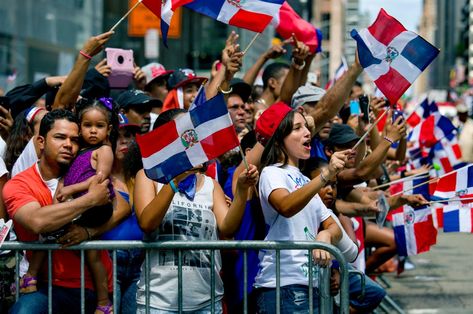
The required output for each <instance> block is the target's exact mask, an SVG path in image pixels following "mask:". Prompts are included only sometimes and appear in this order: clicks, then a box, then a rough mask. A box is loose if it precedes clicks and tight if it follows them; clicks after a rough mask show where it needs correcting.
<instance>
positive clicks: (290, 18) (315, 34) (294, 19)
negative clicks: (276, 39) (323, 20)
mask: <svg viewBox="0 0 473 314" xmlns="http://www.w3.org/2000/svg"><path fill="white" fill-rule="evenodd" d="M272 24H274V25H275V27H276V32H278V34H279V35H281V37H282V38H284V39H288V38H290V37H291V36H292V34H294V35H295V36H296V38H297V40H299V41H302V42H303V43H304V44H306V45H307V46H308V47H309V49H310V52H312V53H316V52H320V51H322V32H321V31H320V30H319V29H317V28H315V27H314V26H313V25H312V24H310V23H309V22H307V21H306V20H304V19H303V18H301V17H300V16H299V14H297V13H296V11H294V9H293V8H292V7H291V6H290V5H289V3H287V2H284V3H283V5H282V6H281V9H280V10H279V20H273V22H272Z"/></svg>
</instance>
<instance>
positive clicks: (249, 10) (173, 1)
mask: <svg viewBox="0 0 473 314" xmlns="http://www.w3.org/2000/svg"><path fill="white" fill-rule="evenodd" d="M283 3H284V0H246V1H241V0H167V1H166V2H165V3H164V6H163V8H162V12H161V34H162V38H163V43H164V44H165V45H166V44H167V31H168V30H169V25H170V24H171V19H172V15H173V13H174V11H175V10H176V9H177V8H178V7H180V6H185V7H186V8H188V9H191V10H193V11H196V12H198V13H200V14H203V15H206V16H208V17H210V18H212V19H214V20H217V21H220V22H222V23H225V24H229V25H233V26H236V27H241V28H244V29H248V30H250V31H253V32H258V33H261V32H262V31H264V29H265V28H266V26H267V25H268V24H269V23H270V22H271V21H273V17H274V18H275V19H278V17H279V9H280V8H281V5H282V4H283ZM153 12H154V11H153ZM155 14H156V13H155ZM275 23H276V24H279V22H278V21H277V20H276V21H275Z"/></svg>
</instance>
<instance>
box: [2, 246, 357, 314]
mask: <svg viewBox="0 0 473 314" xmlns="http://www.w3.org/2000/svg"><path fill="white" fill-rule="evenodd" d="M60 249H61V247H60V245H59V244H43V243H34V242H4V243H3V245H2V250H12V251H14V252H15V257H16V273H17V274H19V260H20V258H19V257H20V253H19V252H20V251H23V250H43V251H47V253H48V267H47V268H48V311H49V313H52V263H51V257H52V251H54V250H60ZM67 249H68V250H79V251H80V260H81V267H80V274H81V313H85V292H84V287H85V279H84V278H85V277H84V251H86V250H108V251H111V252H112V254H111V255H112V256H111V257H112V265H113V296H114V297H113V303H114V304H113V305H114V308H116V306H117V303H116V302H117V285H116V283H117V271H116V269H117V256H116V251H117V250H129V249H142V250H144V252H145V260H144V266H145V267H144V271H145V274H144V278H145V304H146V305H145V306H146V312H147V313H149V304H150V289H149V282H150V273H149V271H150V257H149V254H150V251H151V250H153V251H154V250H175V251H177V252H178V304H179V313H182V311H183V309H182V303H183V282H182V267H183V265H182V253H183V251H187V250H210V251H211V255H210V256H211V268H210V269H211V270H213V269H215V251H220V250H221V251H224V250H242V251H243V252H244V259H243V276H244V285H243V287H245V289H244V295H243V309H244V313H245V314H246V313H247V311H248V293H247V280H248V265H247V251H248V250H274V251H276V313H278V314H279V313H280V312H281V311H280V298H281V294H280V283H281V262H280V256H281V255H280V253H281V251H283V250H307V251H308V256H312V253H311V251H312V250H315V249H323V250H326V251H328V252H329V253H331V254H332V256H333V257H334V259H336V260H337V261H338V263H339V265H340V313H342V314H348V313H349V293H348V268H347V264H346V261H345V259H344V257H343V255H342V254H341V252H340V251H339V250H338V249H337V248H336V247H334V246H332V245H329V244H326V243H322V242H315V241H164V242H144V241H90V242H83V243H81V244H79V245H76V246H72V247H69V248H67ZM61 250H62V249H61ZM314 267H317V268H318V266H317V265H314V262H313V260H312V258H308V284H309V288H308V289H309V313H313V302H314V300H313V289H314V287H313V268H314ZM320 270H321V271H318V272H317V273H318V275H319V292H320V294H319V295H320V297H319V312H320V313H324V314H325V313H331V312H332V310H331V308H332V302H331V298H330V293H329V292H330V271H329V269H324V268H320ZM210 274H211V289H210V294H211V312H212V313H214V312H215V272H214V271H211V272H210ZM16 287H17V289H16V298H17V299H18V298H19V288H18V287H19V277H18V276H16Z"/></svg>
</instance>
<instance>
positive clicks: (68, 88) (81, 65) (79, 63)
mask: <svg viewBox="0 0 473 314" xmlns="http://www.w3.org/2000/svg"><path fill="white" fill-rule="evenodd" d="M113 33H114V32H106V33H103V34H100V35H98V36H94V37H91V38H89V39H88V40H87V42H86V43H85V44H84V47H83V48H82V50H81V52H83V53H84V54H85V55H84V54H79V56H78V57H77V60H76V63H75V64H74V67H73V68H72V70H71V72H70V73H69V75H68V76H67V78H66V80H65V81H64V83H63V84H62V85H61V87H60V88H59V91H58V93H57V95H56V98H55V99H54V104H53V106H52V109H72V108H73V107H74V104H75V103H76V100H77V97H78V96H79V93H80V91H81V88H82V84H83V83H84V78H85V74H86V73H87V69H88V67H89V64H90V60H91V58H89V57H93V56H95V55H96V54H98V53H99V52H100V51H101V50H102V49H103V45H104V44H105V43H106V42H107V41H108V40H109V39H110V37H111V36H112V34H113Z"/></svg>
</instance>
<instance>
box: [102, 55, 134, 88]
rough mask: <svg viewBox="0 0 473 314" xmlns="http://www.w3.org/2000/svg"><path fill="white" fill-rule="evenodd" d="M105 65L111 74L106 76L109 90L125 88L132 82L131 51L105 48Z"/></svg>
mask: <svg viewBox="0 0 473 314" xmlns="http://www.w3.org/2000/svg"><path fill="white" fill-rule="evenodd" d="M105 52H106V54H107V64H108V65H109V66H110V67H111V69H112V72H111V73H110V75H109V76H108V83H109V84H110V88H117V89H122V88H127V87H128V85H130V83H131V81H132V80H133V70H134V67H133V50H131V49H130V50H125V49H120V48H105Z"/></svg>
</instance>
